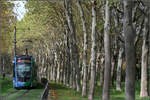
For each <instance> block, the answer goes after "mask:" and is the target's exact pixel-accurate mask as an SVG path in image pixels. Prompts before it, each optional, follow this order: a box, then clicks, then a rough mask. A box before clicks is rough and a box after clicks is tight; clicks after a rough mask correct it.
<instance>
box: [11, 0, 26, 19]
mask: <svg viewBox="0 0 150 100" xmlns="http://www.w3.org/2000/svg"><path fill="white" fill-rule="evenodd" d="M13 3H14V4H15V7H14V9H13V10H14V12H15V13H16V14H17V19H18V20H19V21H20V20H21V19H22V18H23V17H24V14H25V13H26V11H27V10H26V9H25V7H24V6H25V3H26V2H25V1H13Z"/></svg>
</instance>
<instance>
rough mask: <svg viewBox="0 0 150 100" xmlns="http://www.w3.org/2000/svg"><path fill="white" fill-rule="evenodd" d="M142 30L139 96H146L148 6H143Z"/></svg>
mask: <svg viewBox="0 0 150 100" xmlns="http://www.w3.org/2000/svg"><path fill="white" fill-rule="evenodd" d="M145 12H148V13H147V14H146V15H145V21H144V31H143V45H142V62H141V69H142V70H141V92H140V97H147V96H148V71H147V69H148V50H149V47H148V35H149V16H148V15H149V8H148V7H145Z"/></svg>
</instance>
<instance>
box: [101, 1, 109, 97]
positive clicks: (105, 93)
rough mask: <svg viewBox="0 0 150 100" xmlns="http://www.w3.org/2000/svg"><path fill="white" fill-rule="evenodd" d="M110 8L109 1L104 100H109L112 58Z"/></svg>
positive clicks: (106, 13) (105, 36) (107, 2)
mask: <svg viewBox="0 0 150 100" xmlns="http://www.w3.org/2000/svg"><path fill="white" fill-rule="evenodd" d="M109 35H110V7H109V0H107V1H106V6H105V24H104V52H105V70H104V85H103V95H102V100H109V88H110V75H111V74H110V73H111V57H110V37H109Z"/></svg>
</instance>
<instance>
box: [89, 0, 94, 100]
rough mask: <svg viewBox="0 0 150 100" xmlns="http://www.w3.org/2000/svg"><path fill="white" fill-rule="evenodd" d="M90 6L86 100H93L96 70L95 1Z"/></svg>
mask: <svg viewBox="0 0 150 100" xmlns="http://www.w3.org/2000/svg"><path fill="white" fill-rule="evenodd" d="M91 4H92V34H91V41H92V48H91V78H90V85H89V94H88V100H93V98H94V88H95V72H96V71H95V70H96V39H95V36H96V5H95V4H96V0H91Z"/></svg>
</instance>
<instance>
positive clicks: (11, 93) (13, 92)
mask: <svg viewBox="0 0 150 100" xmlns="http://www.w3.org/2000/svg"><path fill="white" fill-rule="evenodd" d="M17 92H19V90H15V91H12V92H10V93H8V94H7V95H6V97H8V96H11V95H13V94H15V93H17Z"/></svg>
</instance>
